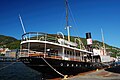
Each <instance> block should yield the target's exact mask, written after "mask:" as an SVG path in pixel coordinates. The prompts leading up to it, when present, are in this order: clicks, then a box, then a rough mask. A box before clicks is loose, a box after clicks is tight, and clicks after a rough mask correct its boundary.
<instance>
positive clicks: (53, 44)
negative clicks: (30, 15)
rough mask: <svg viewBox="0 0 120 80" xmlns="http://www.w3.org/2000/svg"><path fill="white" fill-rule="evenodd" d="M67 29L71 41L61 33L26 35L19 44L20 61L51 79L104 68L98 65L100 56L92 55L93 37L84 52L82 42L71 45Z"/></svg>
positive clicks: (75, 40) (88, 39)
mask: <svg viewBox="0 0 120 80" xmlns="http://www.w3.org/2000/svg"><path fill="white" fill-rule="evenodd" d="M66 5H67V1H66ZM67 11H68V10H67ZM67 11H66V12H67ZM67 14H68V13H67ZM66 19H68V16H66ZM20 20H21V18H20ZM66 21H68V20H66ZM67 23H68V22H67ZM66 28H67V30H68V40H66V36H64V34H63V33H62V32H58V33H57V34H56V35H55V34H47V33H41V32H28V33H24V34H23V35H22V40H21V44H20V54H19V59H20V60H21V61H22V62H23V63H25V64H26V65H27V66H29V67H31V68H33V69H35V70H37V71H39V72H41V73H42V74H43V77H45V78H48V79H50V78H55V77H67V76H69V75H76V74H78V73H81V72H86V71H91V70H96V69H98V68H102V67H103V66H101V65H100V64H97V63H96V62H100V61H101V60H100V56H99V55H97V56H96V55H94V53H93V51H92V48H91V45H92V39H91V35H90V33H87V39H86V40H87V42H88V45H87V49H85V47H80V46H81V44H82V43H81V41H80V39H79V38H75V39H74V40H73V41H70V35H69V34H70V33H69V28H70V26H68V24H67V26H66Z"/></svg>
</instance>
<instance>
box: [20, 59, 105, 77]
mask: <svg viewBox="0 0 120 80" xmlns="http://www.w3.org/2000/svg"><path fill="white" fill-rule="evenodd" d="M20 60H21V61H22V62H23V63H25V64H26V65H27V66H29V67H31V68H33V69H35V70H37V71H39V72H41V73H42V74H43V76H44V77H45V78H47V79H51V78H57V77H63V75H68V76H69V75H77V74H79V73H82V72H87V71H91V70H96V69H97V68H103V66H100V65H96V64H94V63H91V62H78V61H66V60H58V59H51V58H40V57H21V58H20ZM51 66H52V67H51ZM57 72H60V73H61V74H62V75H61V74H60V73H57Z"/></svg>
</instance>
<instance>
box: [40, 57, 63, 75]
mask: <svg viewBox="0 0 120 80" xmlns="http://www.w3.org/2000/svg"><path fill="white" fill-rule="evenodd" d="M42 59H43V60H44V61H45V63H46V64H47V65H48V66H49V67H50V68H51V69H53V70H54V71H55V72H56V73H58V74H59V75H61V76H63V77H65V75H64V74H62V73H60V72H59V71H57V70H56V69H55V68H54V67H52V66H51V65H50V64H49V63H48V62H47V61H46V60H45V59H44V58H43V57H42Z"/></svg>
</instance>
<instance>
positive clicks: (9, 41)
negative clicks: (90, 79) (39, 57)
mask: <svg viewBox="0 0 120 80" xmlns="http://www.w3.org/2000/svg"><path fill="white" fill-rule="evenodd" d="M19 44H20V40H17V39H15V38H13V37H10V36H5V35H0V48H5V47H7V48H9V49H16V48H19Z"/></svg>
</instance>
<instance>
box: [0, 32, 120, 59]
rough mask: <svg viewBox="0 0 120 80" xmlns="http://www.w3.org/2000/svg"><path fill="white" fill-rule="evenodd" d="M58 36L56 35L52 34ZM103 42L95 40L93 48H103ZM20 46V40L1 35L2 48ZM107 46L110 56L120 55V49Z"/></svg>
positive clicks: (0, 46)
mask: <svg viewBox="0 0 120 80" xmlns="http://www.w3.org/2000/svg"><path fill="white" fill-rule="evenodd" d="M51 35H54V36H56V34H51ZM65 38H66V39H67V36H65ZM75 38H77V37H74V36H71V41H74V40H75ZM80 40H81V41H82V42H83V44H84V45H86V44H87V43H86V39H85V38H80ZM102 44H103V43H102V42H100V41H97V40H93V48H94V47H95V48H96V47H98V48H101V47H102ZM19 46H20V40H17V39H15V38H13V37H10V36H4V35H0V48H5V47H6V48H9V49H19ZM105 46H106V51H107V52H109V54H110V55H111V56H113V57H115V56H116V54H119V55H120V48H117V47H114V46H110V45H108V44H105Z"/></svg>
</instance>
